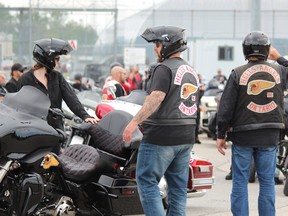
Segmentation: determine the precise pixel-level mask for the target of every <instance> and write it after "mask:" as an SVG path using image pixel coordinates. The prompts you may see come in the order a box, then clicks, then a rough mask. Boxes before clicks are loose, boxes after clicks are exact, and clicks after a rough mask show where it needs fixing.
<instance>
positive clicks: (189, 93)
mask: <svg viewBox="0 0 288 216" xmlns="http://www.w3.org/2000/svg"><path fill="white" fill-rule="evenodd" d="M159 65H164V66H166V67H168V68H169V69H170V71H171V73H172V79H171V84H170V89H169V92H168V93H167V95H166V97H165V99H164V101H163V102H162V104H161V105H160V107H159V108H158V110H156V111H155V112H154V113H153V114H152V115H151V116H150V117H149V118H148V119H147V120H145V123H147V124H153V125H187V124H196V117H197V105H196V102H197V101H198V84H199V79H198V76H197V73H196V71H194V69H193V68H192V67H191V66H190V65H188V63H187V62H186V61H184V60H183V59H181V58H170V59H166V60H165V61H163V62H162V63H161V64H159ZM159 65H158V66H159ZM158 66H157V67H158ZM157 67H156V68H155V70H154V72H153V74H152V77H151V82H154V81H155V80H154V79H153V78H154V74H155V73H157Z"/></svg>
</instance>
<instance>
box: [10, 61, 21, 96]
mask: <svg viewBox="0 0 288 216" xmlns="http://www.w3.org/2000/svg"><path fill="white" fill-rule="evenodd" d="M24 70H25V67H23V66H22V65H21V64H19V63H15V64H13V65H12V67H11V79H10V80H9V81H8V82H7V84H6V89H7V91H8V92H17V81H18V80H19V78H20V77H21V76H22V74H23V72H24Z"/></svg>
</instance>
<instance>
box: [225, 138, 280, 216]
mask: <svg viewBox="0 0 288 216" xmlns="http://www.w3.org/2000/svg"><path fill="white" fill-rule="evenodd" d="M276 149H277V147H269V148H249V147H241V146H239V145H234V144H233V145H232V170H233V172H232V193H231V211H232V213H233V215H234V216H248V215H249V204H248V179H249V170H250V161H251V159H252V156H253V157H254V161H255V168H256V172H257V176H258V180H259V185H260V189H259V195H258V214H259V216H275V183H274V172H275V167H276Z"/></svg>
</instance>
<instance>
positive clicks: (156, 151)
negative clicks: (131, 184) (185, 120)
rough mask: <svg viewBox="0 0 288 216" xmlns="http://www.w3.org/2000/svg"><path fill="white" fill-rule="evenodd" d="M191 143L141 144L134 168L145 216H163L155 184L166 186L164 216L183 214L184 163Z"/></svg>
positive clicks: (184, 198) (184, 196)
mask: <svg viewBox="0 0 288 216" xmlns="http://www.w3.org/2000/svg"><path fill="white" fill-rule="evenodd" d="M192 147H193V145H192V144H184V145H176V146H159V145H153V144H150V143H141V145H140V147H139V152H138V157H137V167H136V178H137V186H138V192H139V195H140V200H141V203H142V206H143V209H144V213H145V215H146V216H156V215H157V216H164V215H165V211H164V207H163V204H162V199H161V196H160V191H159V187H158V183H159V181H160V179H161V178H162V177H163V176H165V178H166V181H167V185H168V208H167V212H166V215H167V216H168V215H169V216H185V215H186V198H187V181H188V164H189V160H190V152H191V150H192Z"/></svg>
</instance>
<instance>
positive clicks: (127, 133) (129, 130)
mask: <svg viewBox="0 0 288 216" xmlns="http://www.w3.org/2000/svg"><path fill="white" fill-rule="evenodd" d="M137 127H138V124H137V123H135V122H134V121H133V120H132V121H131V122H130V123H129V124H128V125H127V127H126V128H125V130H124V132H123V141H124V142H127V143H129V142H131V140H132V134H133V132H134V131H135V130H136V128H137Z"/></svg>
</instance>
